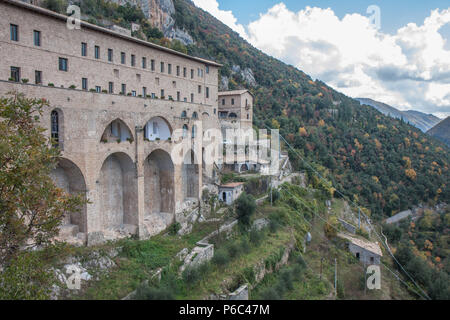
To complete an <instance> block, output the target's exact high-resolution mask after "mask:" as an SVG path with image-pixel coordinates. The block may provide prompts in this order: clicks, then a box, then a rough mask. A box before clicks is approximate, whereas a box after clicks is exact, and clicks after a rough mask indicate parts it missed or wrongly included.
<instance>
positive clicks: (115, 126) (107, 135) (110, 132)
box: [100, 119, 133, 143]
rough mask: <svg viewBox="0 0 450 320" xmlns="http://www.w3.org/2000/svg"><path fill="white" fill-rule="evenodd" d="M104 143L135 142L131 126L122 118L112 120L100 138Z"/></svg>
mask: <svg viewBox="0 0 450 320" xmlns="http://www.w3.org/2000/svg"><path fill="white" fill-rule="evenodd" d="M100 141H101V142H103V143H109V142H118V143H120V142H124V141H129V142H133V134H132V133H131V130H130V128H128V126H127V125H126V124H125V122H123V121H122V120H120V119H116V120H114V121H112V122H111V123H110V124H109V125H108V126H107V127H106V129H105V131H103V134H102V137H101V139H100Z"/></svg>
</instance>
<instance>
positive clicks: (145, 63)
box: [142, 57, 147, 69]
mask: <svg viewBox="0 0 450 320" xmlns="http://www.w3.org/2000/svg"><path fill="white" fill-rule="evenodd" d="M142 68H143V69H147V58H146V57H142Z"/></svg>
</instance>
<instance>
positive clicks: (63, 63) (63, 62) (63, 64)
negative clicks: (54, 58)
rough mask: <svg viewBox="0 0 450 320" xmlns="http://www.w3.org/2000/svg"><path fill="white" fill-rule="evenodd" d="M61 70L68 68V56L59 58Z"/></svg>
mask: <svg viewBox="0 0 450 320" xmlns="http://www.w3.org/2000/svg"><path fill="white" fill-rule="evenodd" d="M59 70H61V71H67V70H68V62H67V59H66V58H59Z"/></svg>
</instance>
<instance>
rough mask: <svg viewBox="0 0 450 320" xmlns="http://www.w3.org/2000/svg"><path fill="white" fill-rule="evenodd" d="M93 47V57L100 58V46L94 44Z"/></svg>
mask: <svg viewBox="0 0 450 320" xmlns="http://www.w3.org/2000/svg"><path fill="white" fill-rule="evenodd" d="M94 48H95V50H94V55H95V59H100V47H99V46H95V47H94Z"/></svg>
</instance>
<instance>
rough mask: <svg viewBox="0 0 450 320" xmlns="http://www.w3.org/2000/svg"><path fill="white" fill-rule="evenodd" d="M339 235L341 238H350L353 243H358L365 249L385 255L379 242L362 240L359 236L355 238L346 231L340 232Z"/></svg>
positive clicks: (357, 244)
mask: <svg viewBox="0 0 450 320" xmlns="http://www.w3.org/2000/svg"><path fill="white" fill-rule="evenodd" d="M337 235H338V237H340V238H343V239H347V240H349V241H350V242H351V243H352V244H354V245H356V246H358V247H361V248H363V249H365V250H367V251H370V252H372V253H375V254H377V255H379V256H380V257H382V256H383V253H382V252H381V248H380V246H379V245H378V242H370V241H367V240H362V239H359V238H355V237H352V236H349V235H347V234H345V233H338V234H337Z"/></svg>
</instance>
